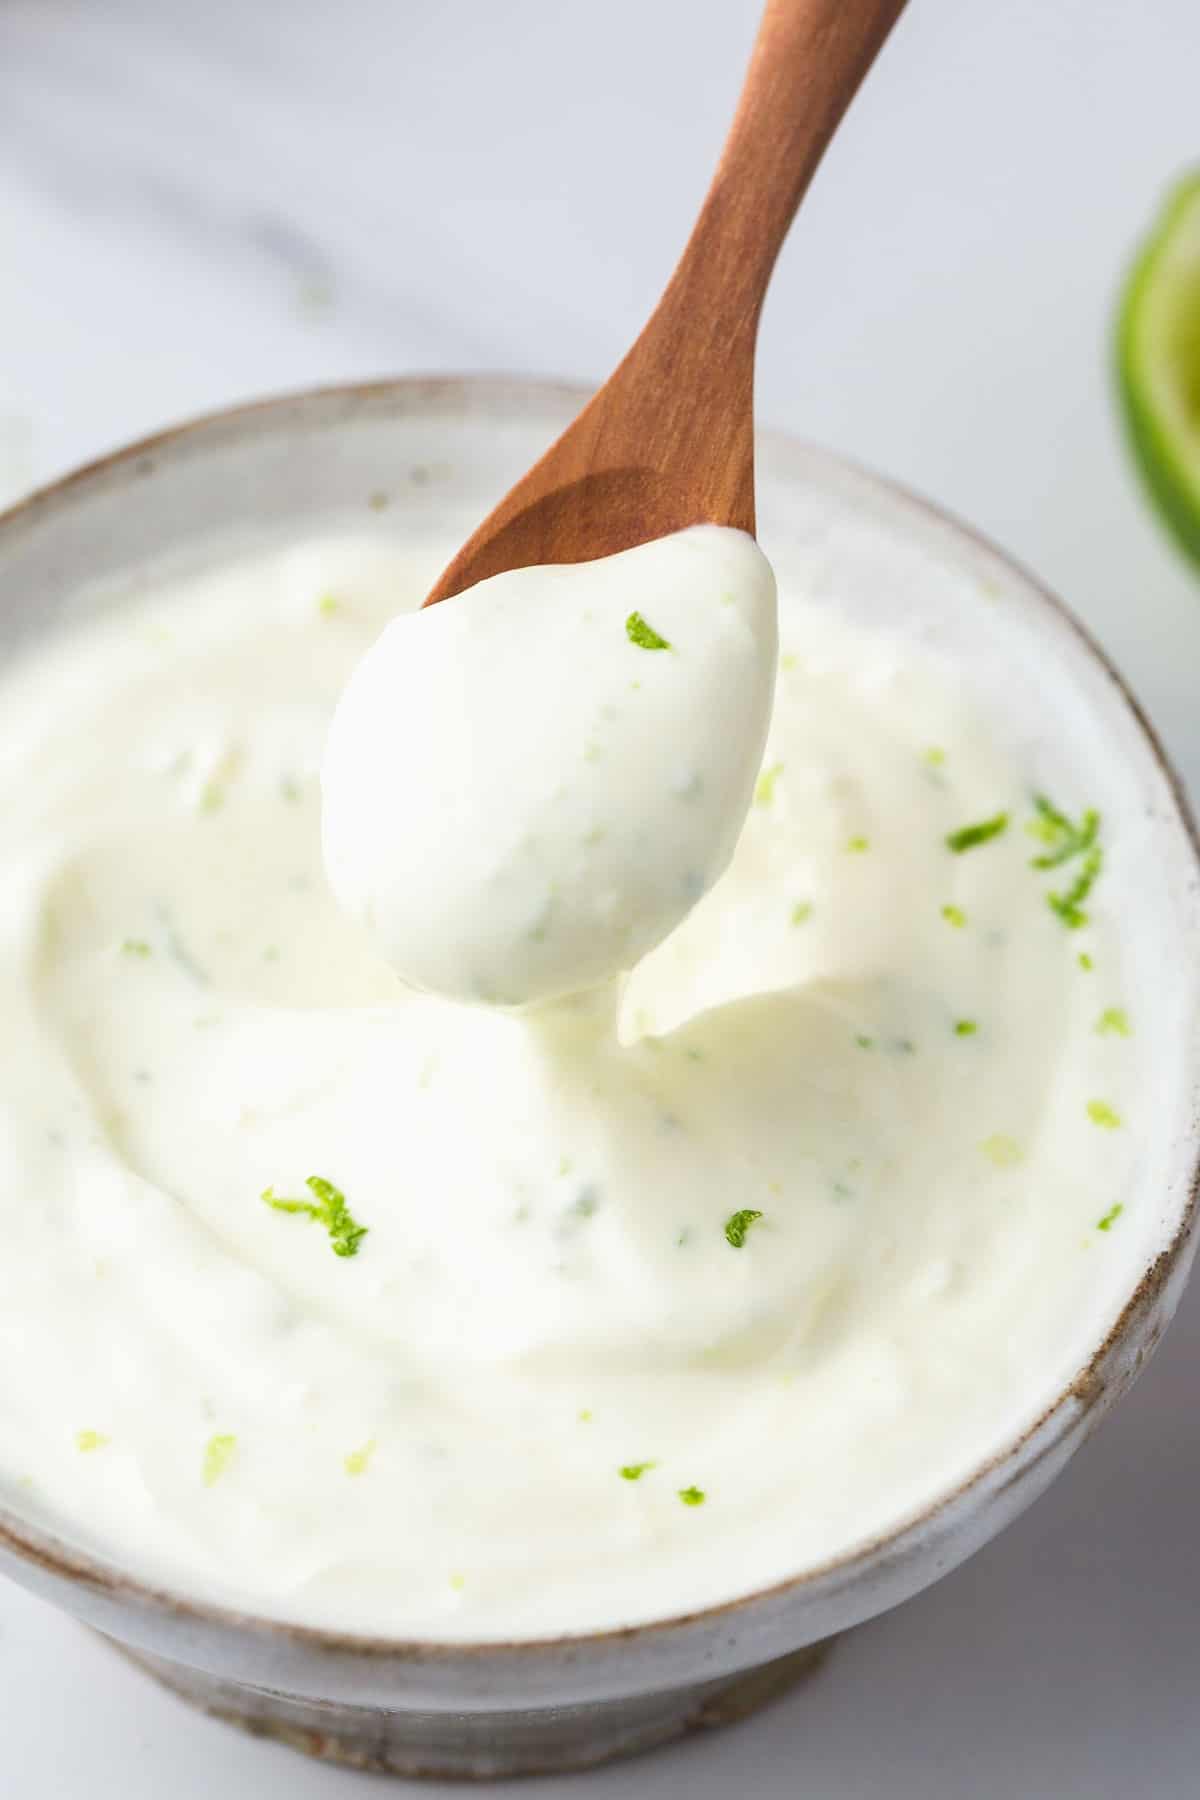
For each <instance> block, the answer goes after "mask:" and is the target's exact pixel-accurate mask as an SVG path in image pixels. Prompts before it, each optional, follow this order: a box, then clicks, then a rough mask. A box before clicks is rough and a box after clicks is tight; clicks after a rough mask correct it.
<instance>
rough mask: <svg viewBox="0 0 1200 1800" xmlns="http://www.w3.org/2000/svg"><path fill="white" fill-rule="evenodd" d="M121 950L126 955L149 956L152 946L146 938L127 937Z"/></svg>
mask: <svg viewBox="0 0 1200 1800" xmlns="http://www.w3.org/2000/svg"><path fill="white" fill-rule="evenodd" d="M121 951H122V953H123V955H125V956H149V954H150V946H149V944H148V943H147V942H146V940H145V938H126V939H125V942H124V943H123V944H122V945H121Z"/></svg>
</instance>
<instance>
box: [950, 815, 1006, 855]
mask: <svg viewBox="0 0 1200 1800" xmlns="http://www.w3.org/2000/svg"><path fill="white" fill-rule="evenodd" d="M1007 830H1008V814H1007V813H1006V812H1003V813H996V814H995V816H994V817H993V818H990V819H981V820H980V821H979V823H978V824H977V825H962V826H960V827H959V829H958V830H957V831H951V832H949V833H948V834H947V836H946V848H947V850H953V852H954V854H955V855H956V856H961V855H962V852H963V851H964V850H976V849H978V847H979V845H980V844H990V843H991V841H992V839H993V838H998V837H1001V836H1002V835H1003V834H1004V832H1006V831H1007Z"/></svg>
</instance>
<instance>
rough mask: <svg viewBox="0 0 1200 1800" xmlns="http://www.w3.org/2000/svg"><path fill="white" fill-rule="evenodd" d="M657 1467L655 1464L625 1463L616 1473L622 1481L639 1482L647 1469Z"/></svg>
mask: <svg viewBox="0 0 1200 1800" xmlns="http://www.w3.org/2000/svg"><path fill="white" fill-rule="evenodd" d="M657 1467H658V1464H657V1463H655V1462H640V1463H626V1464H625V1465H624V1467H623V1468H620V1469H618V1470H617V1473H618V1475H619V1476H620V1477H621V1480H622V1481H640V1480H641V1479H642V1476H643V1475H644V1474H645V1473H646V1470H647V1469H656V1468H657Z"/></svg>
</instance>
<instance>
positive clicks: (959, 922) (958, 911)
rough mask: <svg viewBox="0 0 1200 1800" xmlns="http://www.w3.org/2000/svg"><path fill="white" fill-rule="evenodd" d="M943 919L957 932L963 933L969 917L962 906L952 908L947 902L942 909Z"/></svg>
mask: <svg viewBox="0 0 1200 1800" xmlns="http://www.w3.org/2000/svg"><path fill="white" fill-rule="evenodd" d="M942 917H943V919H945V921H946V923H947V925H953V927H954V929H955V931H961V930H962V928H963V926H964V925H965V924H966V922H967V915H966V913H965V912H964V911H963V909H962V907H961V906H952V905H950V903H949V902H948V901H947V903H946V905H945V906H943V908H942Z"/></svg>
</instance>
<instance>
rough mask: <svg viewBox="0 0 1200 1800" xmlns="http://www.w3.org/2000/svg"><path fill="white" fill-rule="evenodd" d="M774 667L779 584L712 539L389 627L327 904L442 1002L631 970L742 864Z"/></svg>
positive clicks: (359, 731) (357, 742)
mask: <svg viewBox="0 0 1200 1800" xmlns="http://www.w3.org/2000/svg"><path fill="white" fill-rule="evenodd" d="M776 657H777V641H776V620H775V578H774V576H773V575H772V573H771V569H770V565H769V564H768V562H767V559H766V557H765V556H764V555H763V554H762V552H761V550H759V548H758V546H757V544H756V543H755V542H754V539H753V538H751V537H748V536H747V535H746V534H745V532H741V531H726V530H722V529H721V528H720V527H719V526H716V525H698V526H695V527H694V528H693V529H692V530H690V531H682V532H679V533H677V534H676V535H675V536H674V537H669V538H660V539H658V540H657V541H656V542H655V543H650V544H643V545H641V546H640V547H639V548H638V549H635V550H627V551H625V552H624V554H622V555H620V556H610V557H605V558H603V559H602V560H601V561H599V562H592V563H582V564H577V565H574V566H568V567H561V566H552V567H547V568H529V569H517V570H514V571H512V572H510V573H508V574H505V575H497V576H495V577H494V578H493V579H492V580H490V581H485V582H481V583H480V585H479V586H478V587H474V588H472V589H471V590H470V591H469V592H468V593H466V594H462V595H459V596H457V599H456V604H455V605H454V606H445V605H442V606H435V607H428V608H426V609H425V610H423V611H419V612H416V613H409V614H408V615H407V616H403V617H401V618H398V619H396V620H395V621H394V622H393V623H392V624H391V625H389V626H388V628H387V630H386V631H385V632H384V634H383V636H382V637H381V638H380V640H379V642H378V644H376V645H375V647H374V648H373V649H372V650H371V652H370V654H369V655H368V656H366V657H365V658H364V659H363V661H362V663H361V664H360V666H359V667H358V669H356V671H355V673H354V675H353V676H352V677H351V679H350V683H349V685H348V686H347V688H346V691H345V693H344V694H343V696H342V698H341V701H340V703H339V705H338V708H337V711H336V713H335V714H334V719H333V726H332V729H331V731H330V734H329V741H328V744H327V746H326V751H325V761H324V769H323V787H324V800H325V804H324V839H325V862H326V867H327V869H328V872H329V879H330V882H331V885H332V887H333V890H334V893H335V894H336V895H337V897H338V899H339V900H340V901H341V902H342V904H343V905H344V906H345V907H346V909H347V911H348V912H349V913H351V914H352V915H353V916H354V917H356V918H359V919H361V920H362V921H363V922H364V923H365V924H367V925H368V926H369V927H370V928H371V929H372V931H373V932H374V933H375V935H376V937H377V939H378V941H379V943H380V946H381V948H382V950H383V952H384V954H385V955H386V956H387V957H388V958H389V960H390V961H391V962H392V963H393V964H394V965H395V967H396V968H397V969H398V971H399V972H400V974H401V975H403V976H404V977H405V978H406V979H407V980H408V981H409V982H411V983H412V985H413V986H415V987H419V988H424V989H427V990H429V991H430V992H433V993H438V994H443V995H446V996H448V997H450V998H452V999H460V1000H474V1001H483V1002H485V1003H491V1004H500V1005H507V1006H515V1005H524V1004H527V1003H529V1002H535V1001H542V1000H547V999H552V998H555V997H557V996H559V995H562V994H568V993H575V992H578V991H579V990H580V989H582V988H587V987H592V986H594V985H595V984H596V983H597V982H599V981H603V980H606V979H608V978H609V977H611V976H613V975H616V974H618V973H620V972H621V971H622V970H624V969H629V968H631V967H632V966H633V964H634V963H635V962H638V961H639V960H640V959H641V958H642V957H643V956H644V955H645V954H646V952H647V951H648V950H650V949H652V948H653V947H654V945H655V944H658V943H660V942H661V941H662V939H663V938H665V937H666V936H667V934H668V933H669V932H670V931H672V930H673V929H674V928H675V926H677V925H678V924H679V922H680V920H681V919H682V918H683V917H684V915H685V914H686V913H688V912H690V911H691V908H692V907H693V906H694V905H695V903H696V901H697V900H699V899H700V897H701V896H702V895H703V894H706V893H707V892H708V890H709V888H711V886H712V885H713V882H714V881H715V880H716V879H717V877H718V876H719V875H720V874H722V873H723V871H724V869H725V867H726V865H727V863H728V862H729V859H730V857H731V856H732V855H733V851H734V847H735V845H736V843H737V840H738V836H739V834H740V832H741V828H742V822H743V820H744V819H745V816H746V809H747V807H748V806H749V804H750V798H751V794H752V793H753V789H754V781H755V777H756V775H757V774H758V770H759V764H760V762H761V760H762V752H763V744H764V742H765V740H766V735H767V726H768V724H769V722H770V717H771V699H772V695H773V693H774V689H775V664H776Z"/></svg>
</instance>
